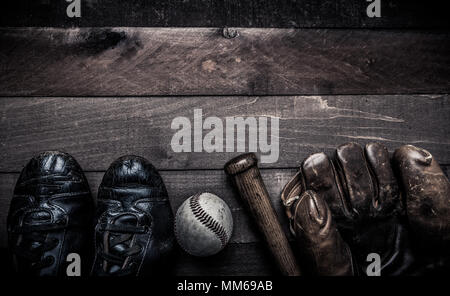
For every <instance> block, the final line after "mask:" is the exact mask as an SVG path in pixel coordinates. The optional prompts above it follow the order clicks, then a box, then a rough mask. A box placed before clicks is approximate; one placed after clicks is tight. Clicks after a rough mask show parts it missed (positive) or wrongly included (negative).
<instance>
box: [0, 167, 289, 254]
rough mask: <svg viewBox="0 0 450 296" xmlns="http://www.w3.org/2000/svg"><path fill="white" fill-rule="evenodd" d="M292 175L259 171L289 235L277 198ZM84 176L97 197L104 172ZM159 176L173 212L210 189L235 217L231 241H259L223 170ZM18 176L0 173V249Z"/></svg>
mask: <svg viewBox="0 0 450 296" xmlns="http://www.w3.org/2000/svg"><path fill="white" fill-rule="evenodd" d="M294 174H295V170H294V169H284V170H262V177H263V179H264V182H265V184H266V186H267V190H268V192H269V194H270V196H271V198H272V204H273V205H274V208H275V209H276V211H277V214H278V217H279V219H280V221H281V224H282V225H283V227H284V229H285V231H286V233H287V234H288V235H289V238H291V236H290V233H289V231H288V224H287V219H286V217H285V214H284V212H283V209H282V205H281V203H280V199H279V197H280V193H281V190H282V188H283V186H284V185H285V184H286V183H287V182H288V181H289V179H290V178H291V177H292V176H293V175H294ZM86 176H87V178H88V182H89V185H90V187H91V190H92V195H93V197H96V196H97V189H98V186H99V185H100V182H101V179H102V178H103V172H88V173H86ZM161 176H162V178H163V179H164V183H165V184H166V187H167V190H168V193H169V198H170V202H171V206H172V210H173V212H174V213H175V212H176V210H177V209H178V207H179V206H180V205H181V203H182V202H183V201H184V200H186V199H187V198H188V197H189V196H191V195H194V194H196V193H198V192H212V193H214V194H216V195H218V196H220V197H221V198H222V199H223V200H224V201H225V202H226V203H227V204H228V205H229V207H230V209H231V212H232V215H233V219H234V229H233V236H232V237H231V243H239V244H245V243H253V242H259V241H260V240H261V237H260V235H259V233H258V230H257V227H256V225H255V224H254V222H253V221H252V220H251V217H250V216H249V215H248V214H247V210H246V208H245V205H244V204H243V203H242V202H241V200H240V199H239V198H238V195H237V192H235V191H234V190H233V186H231V184H230V181H229V180H228V179H227V177H226V176H225V173H224V172H222V171H220V170H215V171H162V172H161ZM18 177H19V174H17V173H14V174H0V248H1V247H4V246H6V217H7V214H8V209H9V203H10V200H11V197H12V193H13V189H14V186H15V182H16V180H17V178H18Z"/></svg>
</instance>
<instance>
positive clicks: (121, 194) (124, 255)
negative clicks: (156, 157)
mask: <svg viewBox="0 0 450 296" xmlns="http://www.w3.org/2000/svg"><path fill="white" fill-rule="evenodd" d="M95 220H96V221H95V223H96V226H95V258H94V264H93V267H92V275H98V276H109V275H132V276H138V275H154V274H161V272H162V271H164V270H167V269H168V268H167V267H168V264H167V263H168V262H169V261H168V260H169V259H170V257H171V253H172V250H173V247H174V234H173V214H172V210H171V208H170V204H169V200H168V196H167V191H166V187H165V186H164V183H163V180H162V178H161V176H160V175H159V174H158V172H157V170H156V169H155V168H154V167H153V165H152V164H150V163H149V162H148V161H147V160H146V159H144V158H141V157H138V156H123V157H121V158H119V159H117V160H116V161H114V162H113V163H112V164H111V166H110V167H109V168H108V170H107V171H106V173H105V175H104V177H103V180H102V183H101V184H100V187H99V190H98V204H97V211H96V214H95Z"/></svg>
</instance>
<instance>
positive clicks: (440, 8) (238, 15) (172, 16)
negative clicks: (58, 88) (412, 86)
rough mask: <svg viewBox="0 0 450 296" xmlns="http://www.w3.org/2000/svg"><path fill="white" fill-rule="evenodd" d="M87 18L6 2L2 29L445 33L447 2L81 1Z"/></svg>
mask: <svg viewBox="0 0 450 296" xmlns="http://www.w3.org/2000/svg"><path fill="white" fill-rule="evenodd" d="M81 3H82V6H81V17H80V18H69V17H67V15H66V7H67V6H68V5H69V3H66V2H65V1H49V0H15V1H1V2H0V11H3V12H4V14H3V16H2V18H1V19H0V25H2V26H33V27H35V26H44V27H73V26H88V27H93V26H100V27H104V26H117V27H126V26H130V27H135V26H144V27H155V26H156V27H179V26H181V27H186V26H188V27H220V26H233V27H278V28H298V27H301V28H313V27H339V28H342V27H346V28H392V27H396V28H417V27H421V28H436V27H438V28H442V27H448V16H447V15H446V11H447V10H446V7H445V2H444V1H431V2H430V1H428V2H425V1H423V0H408V1H398V0H383V1H381V17H380V18H369V17H368V16H367V13H366V9H367V6H368V5H369V4H370V3H368V2H367V1H360V0H345V1H336V0H322V1H315V0H302V1H296V0H284V1H270V0H240V1H239V0H222V1H206V0H188V1H186V0H169V1H142V0H128V1H110V0H83V1H81Z"/></svg>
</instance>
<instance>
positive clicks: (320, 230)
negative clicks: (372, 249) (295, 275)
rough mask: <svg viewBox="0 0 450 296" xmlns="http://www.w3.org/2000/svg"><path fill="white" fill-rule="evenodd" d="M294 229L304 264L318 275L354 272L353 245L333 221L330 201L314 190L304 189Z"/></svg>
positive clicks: (298, 205)
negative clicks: (328, 203) (351, 245)
mask: <svg viewBox="0 0 450 296" xmlns="http://www.w3.org/2000/svg"><path fill="white" fill-rule="evenodd" d="M294 231H295V234H296V237H297V240H298V243H299V244H300V248H301V253H302V259H303V260H302V263H303V265H304V268H305V269H306V270H308V271H309V272H310V273H312V274H315V275H321V276H325V275H327V276H328V275H353V273H354V272H353V263H352V256H351V252H350V248H349V247H348V245H347V244H346V243H345V242H344V240H343V239H342V237H341V236H340V234H339V231H338V230H337V228H336V225H335V223H334V221H333V218H332V215H331V212H330V209H329V208H328V206H327V204H326V202H325V201H324V200H323V199H322V198H321V197H320V196H319V195H318V194H316V193H315V192H314V191H310V190H308V191H306V192H304V193H303V194H302V195H301V197H300V199H299V201H298V202H297V204H296V205H295V212H294Z"/></svg>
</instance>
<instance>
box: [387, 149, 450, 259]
mask: <svg viewBox="0 0 450 296" xmlns="http://www.w3.org/2000/svg"><path fill="white" fill-rule="evenodd" d="M394 162H395V168H396V170H398V174H399V178H400V180H401V185H402V187H403V190H404V192H405V195H406V198H405V199H406V211H407V215H408V220H409V223H410V226H411V228H412V230H413V231H414V233H415V235H416V236H417V237H418V238H420V241H421V242H422V244H423V245H424V246H425V244H426V245H431V244H433V243H439V244H440V243H446V244H448V243H449V242H450V183H449V181H448V179H447V177H446V176H445V175H444V173H443V172H442V170H441V168H440V167H439V164H438V163H437V162H436V160H435V159H434V158H433V157H432V155H431V154H430V153H429V152H428V151H426V150H424V149H421V148H418V147H415V146H412V145H405V146H402V147H400V148H398V149H397V150H396V151H395V153H394ZM447 251H448V250H447Z"/></svg>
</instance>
